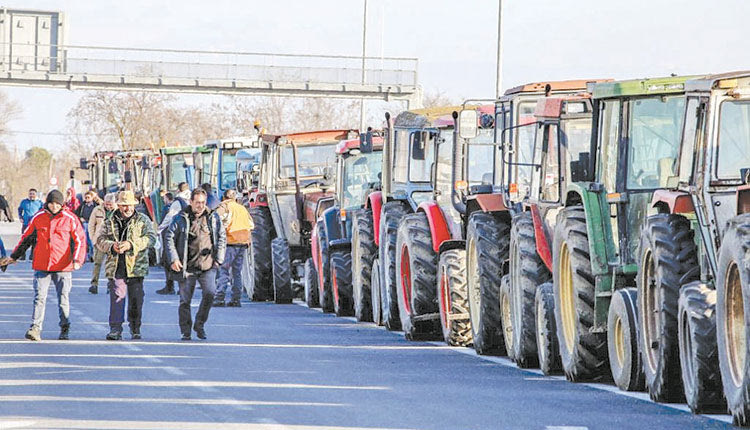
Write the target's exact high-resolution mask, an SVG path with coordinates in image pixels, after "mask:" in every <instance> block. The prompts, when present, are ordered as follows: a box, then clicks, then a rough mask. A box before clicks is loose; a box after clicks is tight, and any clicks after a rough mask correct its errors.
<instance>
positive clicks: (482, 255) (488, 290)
mask: <svg viewBox="0 0 750 430" xmlns="http://www.w3.org/2000/svg"><path fill="white" fill-rule="evenodd" d="M466 238H467V240H466V269H467V270H466V278H467V291H468V298H469V316H470V319H471V332H472V338H473V344H474V349H475V350H476V351H477V353H478V354H483V355H484V354H492V355H504V354H505V351H506V350H505V341H504V340H503V330H502V324H501V322H500V300H499V293H500V278H501V276H502V275H503V273H502V271H503V262H504V261H505V260H506V259H507V258H508V245H509V242H510V225H509V222H508V221H506V220H504V219H501V218H500V217H497V216H494V215H492V214H487V213H483V212H475V213H474V214H472V215H471V217H470V218H469V225H468V227H467V233H466Z"/></svg>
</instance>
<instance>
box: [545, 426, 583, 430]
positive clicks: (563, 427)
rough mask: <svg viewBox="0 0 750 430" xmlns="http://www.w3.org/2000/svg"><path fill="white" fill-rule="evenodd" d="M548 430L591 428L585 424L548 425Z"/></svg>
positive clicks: (581, 429)
mask: <svg viewBox="0 0 750 430" xmlns="http://www.w3.org/2000/svg"><path fill="white" fill-rule="evenodd" d="M545 428H546V429H547V430H589V428H588V427H584V426H547V427H545Z"/></svg>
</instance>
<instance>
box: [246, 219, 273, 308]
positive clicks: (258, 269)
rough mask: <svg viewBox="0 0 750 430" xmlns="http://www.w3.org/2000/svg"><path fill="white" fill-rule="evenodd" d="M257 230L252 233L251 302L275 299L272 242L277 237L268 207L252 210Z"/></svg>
mask: <svg viewBox="0 0 750 430" xmlns="http://www.w3.org/2000/svg"><path fill="white" fill-rule="evenodd" d="M249 212H250V216H251V217H252V218H253V223H254V224H255V228H254V229H253V230H252V232H251V236H252V245H251V252H252V254H253V258H252V261H253V264H254V266H253V270H252V271H251V272H252V274H253V277H254V279H253V281H254V282H253V291H252V292H250V293H249V294H248V296H249V297H250V299H251V300H254V301H265V300H270V299H271V298H273V270H272V263H271V240H273V238H274V237H275V236H276V230H274V228H273V220H272V219H271V212H270V211H269V210H268V208H267V207H263V206H259V207H254V208H250V210H249Z"/></svg>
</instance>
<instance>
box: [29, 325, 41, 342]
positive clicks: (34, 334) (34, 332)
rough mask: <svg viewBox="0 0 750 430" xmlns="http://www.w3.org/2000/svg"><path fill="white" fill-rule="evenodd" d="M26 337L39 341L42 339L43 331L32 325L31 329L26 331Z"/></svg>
mask: <svg viewBox="0 0 750 430" xmlns="http://www.w3.org/2000/svg"><path fill="white" fill-rule="evenodd" d="M26 339H28V340H33V341H39V340H42V332H41V331H39V329H38V328H36V327H31V328H30V329H29V330H28V331H27V332H26Z"/></svg>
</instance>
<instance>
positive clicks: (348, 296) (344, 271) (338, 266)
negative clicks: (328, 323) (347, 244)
mask: <svg viewBox="0 0 750 430" xmlns="http://www.w3.org/2000/svg"><path fill="white" fill-rule="evenodd" d="M331 289H332V291H333V310H334V312H336V315H338V316H340V317H348V316H352V315H354V303H353V301H352V254H351V252H350V251H349V250H348V249H347V250H344V251H334V252H332V253H331Z"/></svg>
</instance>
